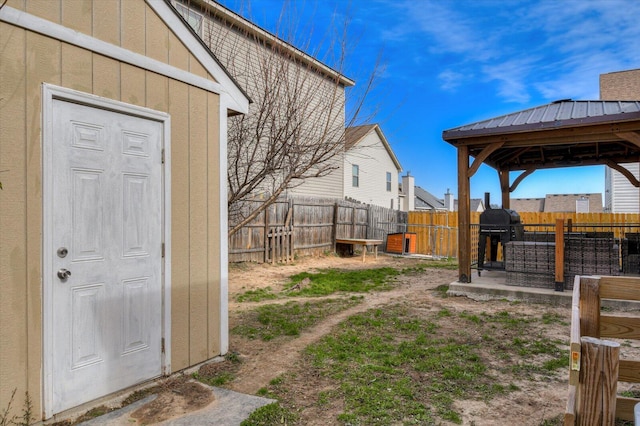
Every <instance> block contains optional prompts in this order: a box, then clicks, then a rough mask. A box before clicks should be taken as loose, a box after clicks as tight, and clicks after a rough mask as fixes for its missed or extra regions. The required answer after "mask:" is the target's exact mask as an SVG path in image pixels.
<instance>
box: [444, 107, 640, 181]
mask: <svg viewBox="0 0 640 426" xmlns="http://www.w3.org/2000/svg"><path fill="white" fill-rule="evenodd" d="M639 132H640V102H639V101H572V100H562V101H556V102H552V103H550V104H547V105H542V106H539V107H535V108H531V109H527V110H524V111H518V112H514V113H511V114H507V115H503V116H500V117H496V118H491V119H488V120H484V121H479V122H476V123H472V124H467V125H464V126H460V127H456V128H453V129H450V130H445V131H444V132H442V138H443V139H444V140H445V141H447V142H449V143H450V144H452V145H454V146H456V147H457V146H461V145H466V146H468V147H469V155H471V156H472V157H476V158H477V157H478V156H479V155H481V153H482V152H483V151H484V152H485V154H484V155H486V153H487V151H486V148H487V147H491V148H490V150H491V153H490V154H488V155H486V157H485V158H484V159H483V162H484V163H485V164H488V165H490V166H491V167H493V168H495V169H497V170H510V171H511V170H527V169H530V168H531V167H535V168H536V169H545V168H554V167H568V166H577V165H594V164H609V163H611V162H614V163H623V162H634V161H639V160H640V133H639Z"/></svg>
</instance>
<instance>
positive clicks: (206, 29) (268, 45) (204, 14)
mask: <svg viewBox="0 0 640 426" xmlns="http://www.w3.org/2000/svg"><path fill="white" fill-rule="evenodd" d="M171 1H172V3H173V4H175V5H176V7H177V8H178V9H179V10H180V11H182V13H183V16H184V17H185V19H186V20H188V21H189V22H190V24H191V25H192V26H193V27H194V28H195V29H196V31H198V32H199V33H200V36H201V37H202V39H203V40H204V42H205V43H206V44H207V45H208V46H209V47H210V48H211V50H212V51H213V52H214V54H215V55H216V57H217V58H218V60H220V62H221V63H222V65H223V66H225V67H226V68H227V69H228V70H229V72H230V73H231V74H232V75H233V76H234V78H235V79H236V80H237V81H238V82H239V84H240V85H241V86H242V87H245V88H246V90H247V93H248V95H249V97H251V98H255V97H257V94H258V92H257V91H264V90H268V88H266V89H265V88H264V87H262V85H263V84H264V83H262V81H263V77H262V76H260V75H259V74H260V72H262V70H264V67H265V65H264V63H266V62H267V61H270V63H271V64H273V67H274V68H275V67H278V71H277V72H274V75H276V74H278V73H280V74H283V73H289V74H290V76H291V78H292V79H297V80H299V81H302V82H304V83H303V85H304V88H303V89H302V90H301V93H300V94H299V96H305V97H309V99H308V101H307V102H306V105H307V106H308V107H309V108H312V107H313V105H319V104H321V103H323V102H332V103H333V104H335V105H336V107H334V111H333V112H332V114H333V115H332V116H331V117H329V118H327V117H322V118H320V120H322V125H321V126H318V125H317V123H313V122H311V123H309V124H307V126H314V125H315V126H316V127H322V130H318V132H321V131H324V129H325V128H327V122H330V126H328V127H330V128H333V129H339V132H335V137H334V138H333V139H334V140H335V141H336V143H338V142H339V143H340V152H339V154H338V155H336V156H335V157H333V158H331V159H329V160H327V161H326V162H325V163H326V164H327V165H328V167H329V168H330V169H333V170H332V171H331V172H330V173H328V174H327V175H324V176H320V177H313V178H308V179H305V180H304V181H298V182H295V181H294V182H293V186H294V187H292V188H290V189H288V190H287V191H286V193H287V194H288V195H303V196H315V197H328V198H343V197H344V196H345V195H346V194H345V193H344V188H343V186H344V184H343V170H342V168H343V161H344V141H343V139H342V138H343V136H344V128H345V114H344V105H345V93H344V89H345V87H349V86H353V85H354V84H355V83H354V82H353V81H352V80H350V79H348V78H346V77H345V76H343V75H341V74H340V73H339V72H337V71H335V70H333V69H331V68H330V67H328V66H327V65H325V64H324V63H322V62H320V61H318V60H317V59H315V58H313V57H312V56H310V55H308V54H306V53H305V52H303V51H302V50H300V49H298V48H296V47H295V46H293V45H291V44H289V43H287V42H285V41H283V40H281V39H279V38H278V37H277V36H275V35H274V34H271V33H270V32H268V31H266V30H264V29H263V28H261V27H259V26H257V25H255V24H253V23H252V22H250V21H248V20H247V19H245V18H243V17H241V16H240V15H238V14H236V13H234V12H232V11H231V10H229V9H227V8H225V7H224V6H222V5H220V4H218V3H216V2H215V1H212V0H202V1H198V2H194V1H192V0H171ZM274 52H279V53H280V54H281V55H282V57H283V58H285V59H283V60H281V61H279V62H278V61H274V60H273V59H272V58H273V56H274ZM287 61H288V62H287ZM247 63H250V64H251V65H252V66H255V67H254V68H255V70H256V71H250V68H251V67H248V66H247ZM261 64H262V65H261ZM285 64H286V65H285ZM300 64H302V66H299V65H300ZM294 69H295V71H293V70H294ZM248 70H249V71H248ZM300 73H302V74H303V75H300ZM319 110H322V108H320V109H319ZM324 111H326V108H325V110H324ZM258 112H259V111H255V110H254V109H251V110H250V112H249V116H250V115H251V114H257V113H258ZM307 114H308V113H307ZM307 117H308V115H307ZM307 128H308V127H307ZM316 130H317V129H312V131H316ZM318 132H316V134H317V133H318ZM348 172H349V173H350V172H351V170H349V171H348ZM278 178H279V176H278V174H277V173H276V174H274V176H273V178H272V179H273V180H274V181H276V182H277V181H278ZM396 180H397V178H396ZM271 187H272V185H271V184H268V185H267V184H265V185H264V188H262V189H261V190H260V191H266V192H267V193H269V192H270V188H271ZM256 195H257V194H256Z"/></svg>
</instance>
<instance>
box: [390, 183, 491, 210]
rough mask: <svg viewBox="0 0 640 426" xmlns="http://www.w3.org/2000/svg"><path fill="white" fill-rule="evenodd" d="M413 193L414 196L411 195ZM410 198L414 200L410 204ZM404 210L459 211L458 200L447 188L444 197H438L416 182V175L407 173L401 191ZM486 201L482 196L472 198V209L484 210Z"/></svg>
mask: <svg viewBox="0 0 640 426" xmlns="http://www.w3.org/2000/svg"><path fill="white" fill-rule="evenodd" d="M412 194H413V197H412V196H411V195H412ZM409 199H412V200H413V203H412V205H409V201H408V200H409ZM400 200H401V205H402V206H403V209H402V210H403V211H413V210H422V211H458V200H456V199H454V198H453V194H452V193H451V192H449V190H447V193H446V194H444V198H438V197H436V196H435V195H433V194H432V193H430V192H429V191H427V190H426V189H424V188H422V187H420V186H418V185H415V184H414V177H413V176H410V175H407V176H403V177H402V190H401V191H400ZM484 209H485V207H484V201H483V200H482V199H480V198H472V199H471V211H472V212H474V211H477V212H483V211H484Z"/></svg>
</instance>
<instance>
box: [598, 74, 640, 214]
mask: <svg viewBox="0 0 640 426" xmlns="http://www.w3.org/2000/svg"><path fill="white" fill-rule="evenodd" d="M600 99H602V100H611V101H621V100H634V101H637V100H639V99H640V69H635V70H628V71H620V72H612V73H607V74H601V75H600ZM621 166H622V167H625V168H626V169H627V170H629V171H630V172H631V173H633V175H634V176H635V177H636V179H637V178H638V177H639V176H640V173H639V167H638V164H637V163H626V164H621ZM605 189H606V191H605V206H606V208H607V211H609V212H611V213H638V212H639V208H640V193H639V189H638V188H636V187H634V186H633V185H631V183H630V182H629V180H628V179H627V178H626V177H624V176H622V175H621V174H620V173H619V172H617V171H615V170H613V169H611V168H609V167H606V173H605Z"/></svg>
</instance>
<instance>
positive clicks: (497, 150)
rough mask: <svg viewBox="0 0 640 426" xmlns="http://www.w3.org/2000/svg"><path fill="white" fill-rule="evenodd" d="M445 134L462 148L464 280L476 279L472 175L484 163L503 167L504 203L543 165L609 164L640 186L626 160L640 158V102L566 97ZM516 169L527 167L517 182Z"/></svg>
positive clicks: (461, 252) (460, 243) (460, 204)
mask: <svg viewBox="0 0 640 426" xmlns="http://www.w3.org/2000/svg"><path fill="white" fill-rule="evenodd" d="M442 139H444V140H445V141H447V142H448V143H450V144H451V145H453V146H455V147H456V148H457V151H458V200H459V202H458V221H459V222H458V223H459V232H458V265H459V266H458V269H459V281H460V282H470V280H471V231H470V228H471V223H470V179H471V177H472V176H473V175H474V174H475V173H476V171H477V170H478V168H479V167H480V165H481V164H483V163H484V164H487V165H489V166H491V167H493V168H494V169H496V170H497V172H498V178H499V180H500V188H501V191H502V206H503V207H504V208H509V204H510V198H509V194H510V193H511V192H513V191H514V190H515V188H516V187H517V186H518V185H519V184H520V182H521V181H522V180H523V179H524V178H526V177H527V176H528V175H530V174H531V173H533V172H535V171H536V170H538V169H549V168H556V167H572V166H587V165H607V166H609V167H612V168H613V169H615V170H617V171H619V172H620V173H622V174H623V175H624V176H625V177H626V178H627V179H628V180H629V181H630V182H631V183H632V184H633V185H635V186H636V187H640V182H639V181H638V179H637V178H636V177H635V176H634V175H633V174H632V173H631V172H629V170H628V169H626V168H625V167H624V166H623V165H622V164H623V163H631V162H638V161H640V101H572V100H561V101H556V102H552V103H550V104H547V105H542V106H539V107H536V108H531V109H527V110H524V111H518V112H514V113H511V114H507V115H503V116H500V117H496V118H491V119H489V120H483V121H479V122H477V123H472V124H467V125H464V126H460V127H456V128H453V129H449V130H445V131H444V132H442ZM470 157H473V163H472V164H471V165H469V160H470ZM512 171H523V172H522V173H520V175H519V176H518V177H517V178H516V179H515V180H514V181H513V182H511V179H510V172H512Z"/></svg>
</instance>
